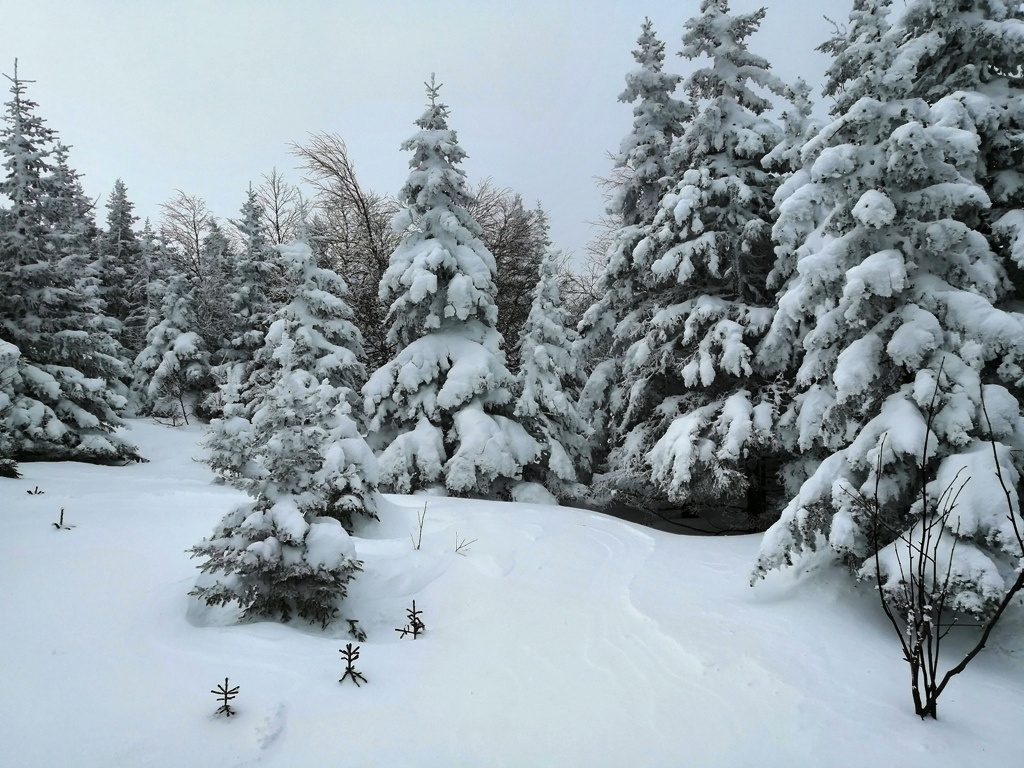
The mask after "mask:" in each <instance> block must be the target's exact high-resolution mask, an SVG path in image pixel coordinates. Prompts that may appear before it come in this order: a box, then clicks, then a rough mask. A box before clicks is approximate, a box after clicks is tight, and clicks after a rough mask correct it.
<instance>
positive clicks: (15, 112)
mask: <svg viewBox="0 0 1024 768" xmlns="http://www.w3.org/2000/svg"><path fill="white" fill-rule="evenodd" d="M5 77H6V78H7V79H8V80H10V81H11V88H10V91H11V94H12V98H11V100H10V101H8V102H7V103H6V114H5V118H4V121H3V126H2V128H0V153H2V154H3V157H4V166H3V167H4V168H5V170H6V178H4V179H3V180H0V195H3V196H4V197H6V198H7V200H8V201H9V203H10V208H8V209H7V210H8V211H9V214H10V215H11V217H12V219H13V221H12V226H10V228H8V227H7V226H5V227H4V229H5V230H7V232H6V233H5V234H10V235H14V234H15V233H17V234H18V235H20V236H26V235H28V234H29V233H28V227H29V226H30V221H33V220H34V221H35V223H36V224H37V226H38V225H39V224H40V223H41V222H40V221H39V212H38V211H35V210H34V208H35V206H36V203H37V202H38V201H37V199H36V197H35V196H34V195H33V193H32V190H33V188H34V185H35V184H36V183H37V181H38V179H40V178H41V177H42V176H44V175H45V174H47V173H48V172H49V170H50V165H49V163H48V158H49V157H50V154H51V152H52V144H53V142H54V141H55V140H56V132H55V131H53V130H51V129H50V128H48V127H47V126H46V124H45V123H44V121H43V119H42V118H41V117H39V116H38V115H36V114H34V112H35V109H36V107H37V106H38V105H37V104H36V103H35V102H34V101H32V100H31V99H29V98H27V97H26V96H25V83H26V81H25V80H21V79H20V78H19V77H18V63H17V60H15V63H14V76H13V77H11V76H9V75H5ZM36 234H38V233H36Z"/></svg>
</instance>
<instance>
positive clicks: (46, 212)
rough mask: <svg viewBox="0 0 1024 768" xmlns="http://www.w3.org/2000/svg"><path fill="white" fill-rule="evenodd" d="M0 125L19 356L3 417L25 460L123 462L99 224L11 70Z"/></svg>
mask: <svg viewBox="0 0 1024 768" xmlns="http://www.w3.org/2000/svg"><path fill="white" fill-rule="evenodd" d="M8 79H9V80H11V82H12V87H11V93H12V99H11V100H10V101H9V102H7V105H6V112H5V114H4V118H3V127H2V129H0V155H2V156H3V158H4V163H3V166H4V169H5V172H6V173H5V177H4V179H3V180H2V181H0V196H2V198H3V199H4V200H5V203H4V205H3V207H0V284H2V285H3V290H2V291H0V340H2V341H6V342H8V343H10V344H12V345H13V346H14V347H16V348H17V349H18V350H19V352H20V356H19V358H18V362H17V375H16V376H15V377H14V378H13V382H14V387H13V392H12V393H11V394H12V395H13V397H12V404H11V406H10V410H9V411H8V413H7V415H6V416H5V421H6V424H7V427H8V429H9V432H10V438H11V440H12V441H13V446H14V449H13V450H14V455H15V456H16V457H18V458H21V459H29V460H31V459H71V460H81V461H120V460H124V459H130V458H137V454H136V452H135V449H134V447H132V446H131V445H128V444H127V443H125V442H124V441H122V440H120V439H118V438H117V437H115V436H114V435H113V434H112V433H113V431H114V429H115V428H116V427H118V426H119V425H120V423H121V422H120V418H119V413H120V412H121V411H122V409H123V408H124V407H125V405H126V400H125V397H124V396H123V395H122V394H121V393H120V387H119V384H118V381H119V380H120V379H121V378H123V377H126V376H127V371H126V370H125V366H124V364H123V362H122V361H121V359H120V347H119V345H118V344H117V343H116V341H115V340H114V338H113V337H112V335H111V334H112V331H113V330H114V329H115V328H116V322H114V321H112V320H111V319H110V318H108V317H107V316H106V315H105V314H104V312H103V304H102V301H101V300H100V297H99V295H98V281H97V279H96V274H95V270H94V268H93V253H92V251H91V247H92V242H91V236H92V234H93V231H94V227H93V225H92V223H91V221H90V220H89V218H88V205H87V203H86V202H85V198H84V195H83V194H82V192H81V186H80V185H79V184H78V176H77V174H75V173H74V172H73V171H71V170H70V168H69V167H68V165H67V148H66V147H62V146H61V145H59V143H58V142H57V139H56V134H55V133H54V132H53V131H52V130H50V129H49V128H48V127H46V125H45V123H44V122H43V120H42V119H41V118H39V117H38V116H37V115H36V114H34V112H35V109H36V104H35V103H34V102H32V101H31V100H29V99H28V98H27V97H26V96H25V82H24V81H23V80H20V79H19V78H18V75H17V71H15V75H14V77H13V78H8Z"/></svg>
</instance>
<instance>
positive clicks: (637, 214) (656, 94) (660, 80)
mask: <svg viewBox="0 0 1024 768" xmlns="http://www.w3.org/2000/svg"><path fill="white" fill-rule="evenodd" d="M633 58H634V59H636V62H637V64H639V67H638V68H637V69H634V70H632V71H630V72H628V73H627V74H626V88H625V90H623V92H622V93H620V94H619V101H621V102H624V103H635V106H634V107H633V130H632V131H631V132H630V133H629V134H627V135H626V136H625V138H623V140H622V143H621V145H620V146H619V154H618V155H617V156H616V158H615V165H616V167H618V168H628V169H629V172H630V175H629V178H628V180H627V181H626V182H625V183H624V184H623V185H622V186H621V187H619V188H618V189H617V190H616V193H615V195H614V196H613V197H612V199H611V201H610V202H609V206H608V212H609V213H610V214H611V215H612V216H618V217H620V220H621V222H622V223H623V224H624V225H627V226H628V225H634V224H640V223H643V222H649V221H651V220H652V219H653V218H654V213H655V211H656V210H657V207H658V201H659V200H660V199H661V195H662V194H664V193H665V191H666V189H667V188H668V187H669V186H671V182H672V178H671V177H672V175H673V174H672V168H671V165H670V162H669V155H670V154H671V150H672V141H673V140H674V139H675V138H676V137H677V136H679V135H680V134H682V132H683V125H684V124H685V123H686V122H687V121H688V120H689V119H690V118H691V117H692V116H693V107H692V106H691V105H690V104H689V103H688V102H685V101H680V100H678V99H676V98H674V97H673V95H672V94H673V93H675V90H676V87H677V86H678V85H679V81H680V80H681V77H680V76H679V75H675V74H669V73H667V72H665V71H664V63H665V44H664V43H663V42H661V41H660V40H658V38H657V36H656V35H655V33H654V25H653V24H651V21H650V19H646V20H645V21H644V25H643V27H642V29H641V32H640V37H639V38H637V48H636V50H634V51H633Z"/></svg>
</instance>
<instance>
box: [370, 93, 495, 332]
mask: <svg viewBox="0 0 1024 768" xmlns="http://www.w3.org/2000/svg"><path fill="white" fill-rule="evenodd" d="M439 88H440V85H439V84H437V83H436V82H435V81H434V78H433V76H432V77H431V80H430V82H429V83H427V95H428V96H429V98H430V103H429V105H428V106H427V110H426V111H425V112H424V113H423V115H422V116H421V117H420V119H419V120H417V121H416V125H417V126H418V127H419V129H420V130H419V131H417V132H416V133H415V134H414V135H413V136H412V137H411V138H410V139H409V140H408V141H406V142H405V143H403V144H402V148H403V149H405V150H408V151H410V152H412V155H413V156H412V159H411V160H410V161H409V165H410V167H411V169H412V170H411V171H410V173H409V178H408V180H407V181H406V183H405V185H404V186H403V187H402V191H401V192H400V193H399V201H400V202H401V203H402V204H403V206H404V207H403V208H402V210H401V211H399V212H398V213H397V214H396V215H395V218H394V220H393V222H392V227H393V228H394V230H395V231H396V232H404V233H405V234H404V237H403V238H402V242H401V243H400V245H399V246H398V248H397V249H396V250H395V252H394V253H393V254H392V256H391V260H390V264H389V266H388V269H387V271H386V272H385V273H384V276H383V278H382V280H381V286H380V295H381V298H382V299H383V300H384V301H387V302H390V303H391V310H390V318H391V321H392V325H391V329H390V331H389V333H388V339H389V341H390V342H391V343H392V344H397V345H399V346H401V347H404V346H407V345H408V344H409V343H411V342H412V341H414V340H416V339H418V338H420V337H421V336H423V334H424V333H428V332H431V331H434V330H438V329H442V328H445V327H446V326H447V325H450V324H455V325H459V326H461V325H462V324H464V323H465V322H466V321H467V320H470V319H473V318H477V319H479V320H480V321H482V322H483V324H484V325H486V326H489V327H492V328H493V326H494V324H495V322H496V320H497V308H496V306H495V304H494V294H495V287H494V274H495V271H496V269H495V262H494V257H493V256H492V255H491V253H490V251H488V250H487V248H486V246H485V245H484V244H483V242H482V241H481V240H480V235H481V229H480V226H479V225H478V224H477V223H476V221H474V219H473V217H472V216H471V215H470V213H469V212H468V211H467V209H466V206H467V204H468V203H469V202H470V200H471V199H472V198H471V194H470V192H469V188H468V186H467V184H466V178H465V173H464V172H463V171H462V169H460V168H459V167H458V165H457V164H458V163H459V162H461V161H462V159H463V158H465V157H466V153H465V152H464V151H463V150H462V147H460V146H459V143H458V138H457V136H456V134H455V131H453V130H451V129H450V128H448V122H447V120H448V107H447V106H445V105H444V104H442V103H440V102H439V101H438V100H437V95H438V89H439ZM497 343H498V342H497V340H496V341H495V347H496V345H497Z"/></svg>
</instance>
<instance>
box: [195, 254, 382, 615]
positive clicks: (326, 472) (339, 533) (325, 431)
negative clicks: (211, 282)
mask: <svg viewBox="0 0 1024 768" xmlns="http://www.w3.org/2000/svg"><path fill="white" fill-rule="evenodd" d="M281 258H282V260H283V261H284V262H285V264H286V268H287V272H288V275H287V277H288V281H289V283H290V284H291V285H293V286H295V288H294V290H295V295H294V298H293V299H292V301H291V302H290V303H289V304H288V305H287V306H285V307H283V308H282V309H281V310H279V311H278V312H277V313H276V314H275V315H274V319H273V322H272V323H271V325H270V329H269V330H268V332H267V336H266V341H265V343H264V346H263V348H262V350H260V352H259V353H258V355H257V364H258V365H260V366H263V373H264V374H265V376H264V378H263V379H262V381H263V382H264V384H263V386H265V387H266V388H265V389H263V388H261V389H258V390H255V391H252V392H251V394H252V397H253V399H251V400H250V401H248V402H247V403H245V404H236V403H229V404H228V407H227V408H226V411H227V413H228V415H227V416H226V417H225V418H224V419H220V420H215V421H214V422H213V424H212V437H211V443H213V445H212V451H211V460H210V462H211V464H212V465H213V466H214V467H215V468H216V469H218V470H219V471H221V472H222V473H228V474H229V475H230V476H232V478H233V480H234V482H235V484H237V485H238V486H239V487H241V488H243V489H244V490H246V491H247V492H248V493H249V495H250V496H252V497H253V498H254V499H255V501H254V502H253V503H250V504H245V505H242V506H240V507H238V508H237V509H235V510H233V511H231V512H229V513H228V514H227V515H226V516H225V517H224V519H223V520H222V521H221V523H220V525H219V526H218V527H217V529H216V530H215V531H214V533H213V535H212V536H211V537H210V538H208V539H206V540H205V541H203V542H202V543H200V544H199V545H197V546H196V547H194V548H193V549H192V554H193V556H196V557H206V558H207V561H206V562H205V563H203V564H202V565H201V566H200V568H201V570H202V571H203V573H204V574H206V575H205V576H203V577H201V578H200V580H199V582H198V583H197V585H196V588H195V589H193V590H192V592H191V593H190V594H193V595H195V596H197V597H199V598H201V599H203V600H205V601H206V602H207V603H208V604H211V605H219V604H227V603H231V602H235V603H237V604H238V605H239V607H240V609H241V613H242V616H243V617H244V618H247V617H254V616H267V617H273V618H278V619H280V620H282V621H288V620H289V619H290V618H292V617H293V616H298V617H300V618H303V619H306V620H308V621H310V622H319V623H320V624H321V626H324V627H326V626H327V624H329V623H330V622H331V621H332V620H333V618H334V617H335V616H336V614H337V612H338V608H339V605H338V604H339V602H340V601H341V599H342V598H344V597H345V594H346V591H347V584H348V582H349V580H350V579H351V578H352V576H353V575H354V574H355V573H356V572H357V571H359V570H360V569H361V567H362V564H361V563H360V562H359V561H358V560H357V559H356V558H355V548H354V546H353V543H352V540H351V538H350V536H349V533H348V531H347V530H346V527H349V528H350V527H351V525H352V521H353V518H354V516H356V515H364V516H367V517H376V498H375V497H376V474H377V467H376V460H375V459H374V456H373V454H372V452H371V451H370V449H369V447H368V446H367V445H366V442H365V441H364V440H363V438H362V436H361V435H360V432H359V427H358V425H357V423H356V420H355V419H354V418H353V411H352V403H353V401H354V400H355V392H354V387H355V386H357V385H358V383H359V381H360V379H361V378H362V374H363V369H362V364H361V363H360V362H359V360H358V358H359V356H360V355H361V353H362V340H361V338H360V336H359V332H358V331H357V330H356V328H355V326H354V325H352V322H351V312H350V310H349V309H348V306H347V305H346V304H345V303H344V301H343V299H342V298H341V295H344V293H345V291H346V288H345V284H344V282H343V281H342V280H341V278H340V277H338V276H337V275H335V274H334V273H333V272H330V271H328V270H324V269H320V268H318V267H317V266H316V262H315V260H314V257H313V254H312V252H311V251H310V249H309V246H308V245H306V244H305V243H302V242H297V243H294V244H292V245H290V246H283V247H282V248H281ZM335 291H336V292H337V293H335ZM339 294H340V295H339ZM232 451H234V452H236V453H237V455H236V456H234V457H231V456H230V454H231V452H232ZM213 574H223V575H222V576H213Z"/></svg>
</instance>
